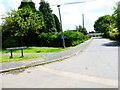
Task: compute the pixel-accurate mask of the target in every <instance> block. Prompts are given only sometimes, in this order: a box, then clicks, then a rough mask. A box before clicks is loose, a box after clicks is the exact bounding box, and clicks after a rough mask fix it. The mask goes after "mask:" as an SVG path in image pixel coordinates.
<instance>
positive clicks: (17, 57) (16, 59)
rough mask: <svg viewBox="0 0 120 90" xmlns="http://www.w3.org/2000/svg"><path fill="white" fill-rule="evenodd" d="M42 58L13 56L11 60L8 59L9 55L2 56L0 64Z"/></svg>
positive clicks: (36, 56)
mask: <svg viewBox="0 0 120 90" xmlns="http://www.w3.org/2000/svg"><path fill="white" fill-rule="evenodd" d="M43 56H44V55H24V57H21V56H20V55H13V58H10V55H2V56H1V57H0V62H11V61H20V60H26V59H32V58H38V57H43Z"/></svg>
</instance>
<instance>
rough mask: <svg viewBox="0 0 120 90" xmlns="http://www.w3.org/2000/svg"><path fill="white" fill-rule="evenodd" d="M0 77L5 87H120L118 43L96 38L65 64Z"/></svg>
mask: <svg viewBox="0 0 120 90" xmlns="http://www.w3.org/2000/svg"><path fill="white" fill-rule="evenodd" d="M1 75H2V76H1V77H2V82H1V84H2V87H3V88H118V43H117V42H115V41H111V40H109V39H93V41H92V42H91V43H90V44H89V45H88V46H87V47H86V48H84V50H83V51H82V52H80V53H78V54H77V55H75V56H72V57H70V58H67V59H65V60H64V61H61V62H54V63H50V64H46V65H43V66H37V67H34V68H29V69H26V70H22V71H17V72H13V73H3V74H1Z"/></svg>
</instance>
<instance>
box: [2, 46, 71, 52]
mask: <svg viewBox="0 0 120 90" xmlns="http://www.w3.org/2000/svg"><path fill="white" fill-rule="evenodd" d="M69 48H70V47H67V48H63V47H28V48H26V49H24V53H39V52H61V51H64V50H66V49H69ZM9 52H10V51H9V50H5V49H3V50H2V51H0V53H9ZM13 53H21V50H13Z"/></svg>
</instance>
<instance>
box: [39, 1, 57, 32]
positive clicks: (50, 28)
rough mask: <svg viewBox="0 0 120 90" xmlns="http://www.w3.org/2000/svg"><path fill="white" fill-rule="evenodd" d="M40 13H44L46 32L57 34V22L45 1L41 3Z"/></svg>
mask: <svg viewBox="0 0 120 90" xmlns="http://www.w3.org/2000/svg"><path fill="white" fill-rule="evenodd" d="M39 11H41V12H42V13H43V16H44V22H45V24H46V32H56V31H57V30H56V27H55V20H54V16H53V15H52V10H51V8H50V5H49V3H48V2H45V1H42V2H40V7H39Z"/></svg>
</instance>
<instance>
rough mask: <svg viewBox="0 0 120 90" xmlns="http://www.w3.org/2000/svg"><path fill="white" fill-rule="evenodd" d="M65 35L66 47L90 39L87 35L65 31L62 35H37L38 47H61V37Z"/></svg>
mask: <svg viewBox="0 0 120 90" xmlns="http://www.w3.org/2000/svg"><path fill="white" fill-rule="evenodd" d="M62 34H64V35H65V45H66V47H69V46H75V45H78V44H80V43H82V42H84V41H85V40H88V39H89V38H90V36H89V35H85V36H84V35H83V34H82V33H80V32H73V31H66V32H64V33H62V32H60V33H41V34H40V35H39V39H40V41H39V46H50V47H62V46H63V41H62V39H61V35H62Z"/></svg>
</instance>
